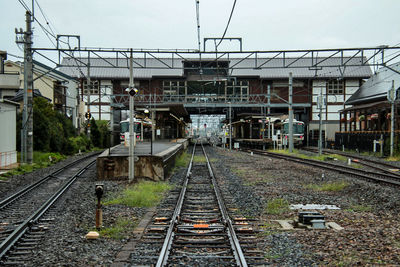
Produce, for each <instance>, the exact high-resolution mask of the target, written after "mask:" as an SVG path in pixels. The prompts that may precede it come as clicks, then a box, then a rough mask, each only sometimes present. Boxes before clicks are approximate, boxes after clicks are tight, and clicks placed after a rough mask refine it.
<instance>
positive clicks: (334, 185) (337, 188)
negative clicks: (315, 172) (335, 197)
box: [305, 181, 349, 192]
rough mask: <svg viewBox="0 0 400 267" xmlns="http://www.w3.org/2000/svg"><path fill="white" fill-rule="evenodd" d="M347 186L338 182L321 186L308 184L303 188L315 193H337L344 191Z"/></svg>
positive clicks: (343, 182)
mask: <svg viewBox="0 0 400 267" xmlns="http://www.w3.org/2000/svg"><path fill="white" fill-rule="evenodd" d="M347 186H349V184H348V183H347V182H345V181H339V182H328V183H323V184H319V185H317V184H310V185H306V186H305V188H308V189H312V190H315V191H329V192H337V191H341V190H343V189H345V188H346V187H347Z"/></svg>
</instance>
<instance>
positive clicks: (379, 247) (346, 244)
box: [0, 147, 400, 266]
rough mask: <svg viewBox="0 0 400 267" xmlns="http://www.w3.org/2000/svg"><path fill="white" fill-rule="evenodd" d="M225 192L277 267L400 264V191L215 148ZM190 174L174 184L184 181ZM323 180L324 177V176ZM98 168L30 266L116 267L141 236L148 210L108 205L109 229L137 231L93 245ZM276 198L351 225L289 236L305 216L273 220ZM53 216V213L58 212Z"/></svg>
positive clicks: (286, 214) (18, 182) (17, 182)
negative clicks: (124, 226) (122, 221)
mask: <svg viewBox="0 0 400 267" xmlns="http://www.w3.org/2000/svg"><path fill="white" fill-rule="evenodd" d="M207 152H208V153H209V157H210V159H211V160H212V165H213V169H214V171H215V175H216V178H217V180H218V183H219V184H220V186H221V191H222V194H223V196H224V198H226V200H227V201H228V202H230V203H231V204H232V203H233V204H234V205H235V206H236V207H237V208H238V209H239V211H240V212H241V214H245V215H246V216H249V217H252V218H254V219H257V223H258V225H259V226H260V229H261V231H260V233H259V235H258V237H259V238H260V240H261V242H259V244H258V247H259V248H260V249H262V250H263V251H264V252H265V255H264V257H265V261H266V264H267V265H269V264H270V265H274V266H327V265H328V266H329V265H330V266H354V265H359V266H365V265H378V264H382V265H399V264H400V257H399V255H400V223H399V219H400V218H399V217H400V215H399V212H400V207H399V205H398V203H399V201H400V195H399V193H398V192H399V189H398V188H392V187H389V186H382V185H379V184H374V183H371V182H367V181H363V180H360V179H356V178H352V177H347V176H345V175H343V174H338V173H336V172H331V171H321V170H320V169H316V168H312V167H308V166H304V165H300V164H298V163H293V162H290V161H284V160H280V159H274V158H269V157H263V156H258V155H250V154H249V153H245V152H240V151H239V152H237V151H232V152H230V151H229V150H226V149H222V148H214V147H207ZM72 160H73V159H72V158H70V159H67V160H66V161H63V162H60V163H58V164H57V165H54V166H52V167H49V168H46V169H42V170H37V171H36V172H34V173H31V174H26V175H23V176H18V177H14V178H11V179H9V180H8V182H6V183H1V184H0V194H1V195H2V197H3V196H5V195H7V194H9V193H10V192H11V191H14V190H17V189H19V188H21V187H22V186H23V185H24V184H26V183H28V182H32V181H33V180H34V179H37V177H38V176H39V175H43V174H46V173H50V172H51V171H52V170H55V168H56V167H57V166H59V165H62V164H67V163H68V162H70V161H72ZM185 174H186V173H185V170H184V169H183V168H181V169H179V170H178V171H177V172H176V173H175V174H173V175H172V176H171V177H170V178H169V182H171V183H179V182H180V181H181V180H182V177H183V176H184V175H185ZM322 174H323V175H322ZM338 181H341V182H345V184H346V186H345V187H344V188H343V189H341V190H338V191H319V190H316V189H315V188H313V187H312V186H311V185H322V184H326V183H332V182H338ZM96 182H98V181H96V172H95V167H92V168H91V169H90V170H89V171H88V172H86V173H85V174H84V175H82V176H81V177H80V178H79V179H78V181H77V182H76V183H75V184H74V185H73V186H72V188H71V190H70V191H69V192H68V193H67V194H66V195H65V196H64V197H63V198H62V199H61V200H60V201H59V203H57V205H56V207H55V208H53V209H54V210H55V211H56V212H55V214H57V217H56V218H54V221H53V223H52V227H50V228H49V230H47V232H46V238H45V239H43V240H42V242H41V244H40V245H39V246H38V247H37V248H36V249H35V250H34V251H33V255H32V256H31V257H30V261H29V263H28V264H27V265H28V266H110V265H112V263H113V262H114V260H115V257H116V255H117V254H118V253H119V252H120V251H121V249H122V248H123V246H124V245H125V244H126V243H127V242H128V241H129V240H130V239H132V238H133V235H132V231H133V230H134V225H135V224H137V223H138V222H139V221H140V219H141V218H142V217H143V215H144V214H145V213H146V212H147V211H148V209H147V208H128V207H126V206H123V205H107V206H103V225H104V226H105V227H109V226H110V225H112V224H113V223H114V222H115V221H116V220H117V218H120V217H123V218H130V219H131V220H132V221H133V222H134V223H133V225H132V229H131V230H132V231H128V232H127V233H126V237H124V238H122V239H112V238H105V237H100V238H99V239H97V240H86V238H85V235H86V234H87V233H88V231H90V230H93V229H94V224H95V207H96V197H95V194H94V185H95V183H96ZM102 182H104V184H105V196H104V197H105V198H107V197H108V196H110V195H112V194H116V193H117V192H120V191H121V190H123V188H124V187H125V186H126V183H125V182H123V181H102ZM274 199H283V200H286V201H287V203H289V204H311V203H312V204H327V205H337V206H338V207H340V208H341V209H340V210H322V211H320V212H321V213H322V214H323V215H324V216H325V218H326V221H333V222H336V223H337V224H339V225H340V226H342V227H344V229H343V230H341V231H335V230H332V229H330V230H304V229H296V230H289V231H286V230H282V228H281V227H280V226H279V224H278V223H277V222H276V221H275V220H282V219H291V220H293V219H296V218H297V215H298V211H296V210H290V209H284V210H283V211H282V212H279V213H277V214H270V213H269V212H268V210H267V208H266V207H267V204H268V203H269V202H271V201H272V200H274ZM54 210H53V211H54Z"/></svg>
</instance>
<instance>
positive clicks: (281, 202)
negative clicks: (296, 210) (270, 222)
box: [265, 198, 290, 215]
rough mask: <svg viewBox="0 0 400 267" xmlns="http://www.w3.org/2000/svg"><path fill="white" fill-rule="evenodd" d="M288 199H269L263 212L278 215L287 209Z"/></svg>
mask: <svg viewBox="0 0 400 267" xmlns="http://www.w3.org/2000/svg"><path fill="white" fill-rule="evenodd" d="M289 210H290V209H289V201H287V200H286V199H283V198H275V199H271V200H270V201H268V203H267V207H266V208H265V212H266V213H267V214H273V215H279V214H282V213H285V212H287V211H289Z"/></svg>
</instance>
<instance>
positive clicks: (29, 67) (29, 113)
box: [15, 11, 33, 164]
mask: <svg viewBox="0 0 400 267" xmlns="http://www.w3.org/2000/svg"><path fill="white" fill-rule="evenodd" d="M31 16H32V15H31V13H30V12H29V11H27V12H26V13H25V17H26V18H25V20H26V31H25V32H23V31H22V29H20V30H18V29H15V33H16V34H17V38H16V43H17V44H24V108H23V114H22V129H21V163H28V164H32V163H33V64H32V60H33V59H32V18H31ZM22 34H23V35H24V36H23V37H21V36H20V37H18V35H22Z"/></svg>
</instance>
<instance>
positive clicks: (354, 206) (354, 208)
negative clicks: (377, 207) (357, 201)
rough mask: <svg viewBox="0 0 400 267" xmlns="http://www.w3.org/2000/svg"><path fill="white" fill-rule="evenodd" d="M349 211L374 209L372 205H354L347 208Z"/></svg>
mask: <svg viewBox="0 0 400 267" xmlns="http://www.w3.org/2000/svg"><path fill="white" fill-rule="evenodd" d="M346 210H347V211H354V212H370V211H372V206H371V205H352V206H351V207H350V208H348V209H346Z"/></svg>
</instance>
